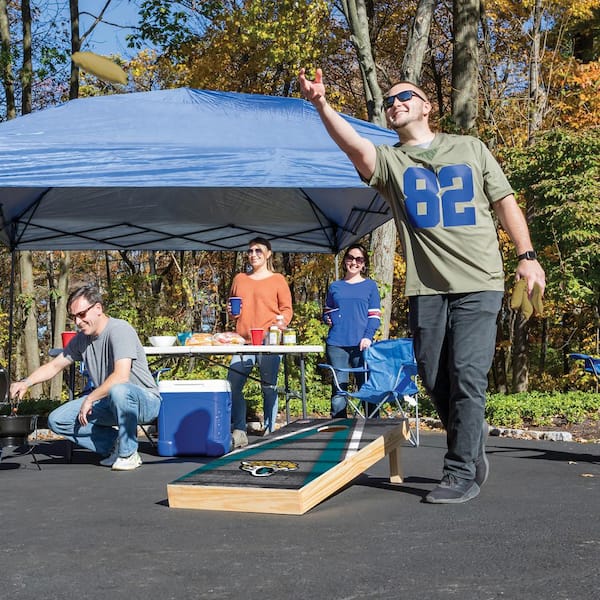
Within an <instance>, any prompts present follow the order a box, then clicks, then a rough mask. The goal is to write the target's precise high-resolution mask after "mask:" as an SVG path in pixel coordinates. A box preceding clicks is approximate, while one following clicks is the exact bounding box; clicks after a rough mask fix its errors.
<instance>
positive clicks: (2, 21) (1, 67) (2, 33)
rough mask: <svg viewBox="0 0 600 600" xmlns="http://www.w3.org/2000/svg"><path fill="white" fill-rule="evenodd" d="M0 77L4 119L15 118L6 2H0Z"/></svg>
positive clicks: (1, 0)
mask: <svg viewBox="0 0 600 600" xmlns="http://www.w3.org/2000/svg"><path fill="white" fill-rule="evenodd" d="M0 41H1V46H0V71H1V73H0V75H1V76H2V85H3V86H4V96H5V98H6V118H7V119H14V118H15V117H16V116H17V107H16V105H15V83H14V78H13V70H12V57H11V56H12V55H11V51H10V27H9V22H8V5H7V3H6V0H0Z"/></svg>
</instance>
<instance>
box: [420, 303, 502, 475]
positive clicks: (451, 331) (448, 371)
mask: <svg viewBox="0 0 600 600" xmlns="http://www.w3.org/2000/svg"><path fill="white" fill-rule="evenodd" d="M502 297H503V293H502V292H491V291H489V292H472V293H468V294H447V295H433V296H411V297H410V298H409V326H410V329H411V332H412V335H413V337H414V348H415V357H416V359H417V363H418V368H419V377H420V378H421V383H422V384H423V386H424V387H425V389H426V390H427V392H428V393H429V395H430V396H431V399H432V400H433V402H434V404H435V407H436V410H437V412H438V415H439V417H440V419H441V421H442V423H443V425H444V427H445V429H446V437H447V445H448V451H447V453H446V456H445V457H444V473H453V474H454V475H456V476H457V477H461V478H463V479H473V478H474V477H475V460H476V459H477V457H478V456H479V453H480V449H481V444H482V435H483V433H482V430H483V421H484V418H485V398H486V390H487V384H488V380H487V374H488V371H489V370H490V367H491V366H492V360H493V358H494V351H495V348H496V320H497V317H498V312H499V311H500V306H501V304H502Z"/></svg>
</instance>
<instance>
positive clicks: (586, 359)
mask: <svg viewBox="0 0 600 600" xmlns="http://www.w3.org/2000/svg"><path fill="white" fill-rule="evenodd" d="M569 358H572V359H573V360H582V361H583V370H584V371H585V372H586V373H592V374H593V375H595V376H596V389H598V385H600V358H595V357H593V356H590V355H589V354H569Z"/></svg>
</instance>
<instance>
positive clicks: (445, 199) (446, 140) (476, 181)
mask: <svg viewBox="0 0 600 600" xmlns="http://www.w3.org/2000/svg"><path fill="white" fill-rule="evenodd" d="M368 183H369V185H371V186H373V187H374V188H376V189H377V190H378V191H379V192H381V194H382V195H383V196H384V197H385V198H386V199H387V201H388V202H389V204H390V207H391V209H392V213H393V215H394V219H395V221H396V226H397V228H398V232H399V234H400V238H401V240H402V245H403V248H404V253H405V259H406V295H407V296H417V295H428V294H449V293H467V292H477V291H485V290H492V291H504V272H503V268H502V257H501V255H500V249H499V244H498V234H497V231H496V225H495V223H494V220H493V218H492V208H491V204H492V203H494V202H496V201H498V200H501V199H502V198H505V197H506V196H508V195H509V194H511V193H512V192H513V190H512V188H511V186H510V184H509V182H508V180H507V179H506V176H505V175H504V173H503V172H502V169H501V168H500V166H499V165H498V163H497V162H496V160H495V159H494V157H493V156H492V154H491V153H490V151H489V150H488V149H487V147H486V146H485V144H484V143H483V142H481V141H480V140H478V139H477V138H474V137H470V136H463V135H461V136H458V135H449V134H437V135H436V136H435V138H434V139H433V141H432V143H431V145H430V146H429V147H428V148H421V147H418V146H378V147H377V162H376V166H375V172H374V173H373V176H372V178H371V180H370V181H369V182H368Z"/></svg>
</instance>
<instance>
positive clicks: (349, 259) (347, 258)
mask: <svg viewBox="0 0 600 600" xmlns="http://www.w3.org/2000/svg"><path fill="white" fill-rule="evenodd" d="M344 260H345V261H346V262H349V263H351V262H352V261H354V262H355V263H356V264H357V265H364V264H365V259H364V258H363V257H362V256H352V254H346V256H345V257H344Z"/></svg>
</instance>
